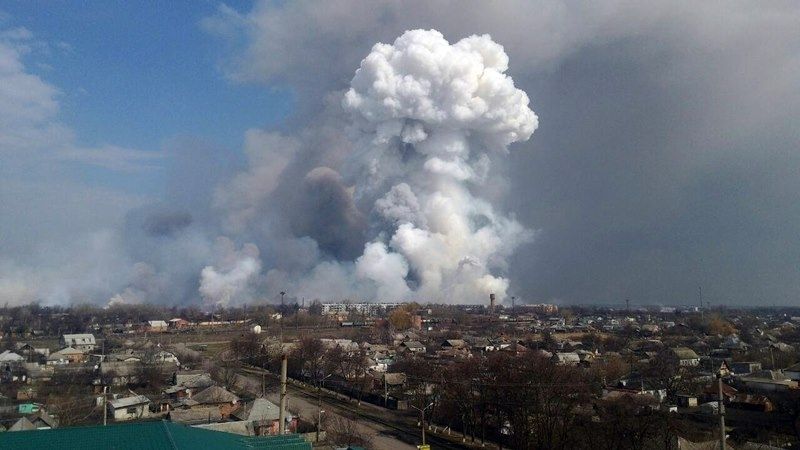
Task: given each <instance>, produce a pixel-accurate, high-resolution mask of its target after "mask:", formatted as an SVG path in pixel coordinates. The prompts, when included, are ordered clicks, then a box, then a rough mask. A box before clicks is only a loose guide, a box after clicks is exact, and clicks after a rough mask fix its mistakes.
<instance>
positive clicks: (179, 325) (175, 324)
mask: <svg viewBox="0 0 800 450" xmlns="http://www.w3.org/2000/svg"><path fill="white" fill-rule="evenodd" d="M190 326H191V324H190V323H189V321H188V320H185V319H181V318H179V317H176V318H174V319H170V320H169V325H168V328H169V329H170V330H185V329H187V328H189V327H190Z"/></svg>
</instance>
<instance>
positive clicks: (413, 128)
mask: <svg viewBox="0 0 800 450" xmlns="http://www.w3.org/2000/svg"><path fill="white" fill-rule="evenodd" d="M506 70H508V56H506V54H505V52H504V51H503V48H502V47H501V46H500V45H499V44H497V43H495V42H494V41H492V39H491V38H490V37H489V36H488V35H483V36H471V37H468V38H465V39H462V40H460V41H458V42H456V43H455V44H452V45H451V44H450V43H449V42H447V40H445V38H444V37H443V36H442V34H441V33H439V32H438V31H434V30H429V31H425V30H413V31H408V32H406V33H404V34H403V35H402V36H400V37H399V38H397V40H396V41H395V42H394V43H393V44H391V45H389V44H377V45H375V46H374V47H373V49H372V51H371V52H370V54H369V55H368V56H367V57H366V58H364V60H363V61H362V62H361V67H360V68H359V69H358V70H357V71H356V75H355V77H354V78H353V80H352V82H351V88H350V89H349V90H348V91H347V93H346V94H345V95H344V99H343V106H344V108H345V110H346V111H347V112H349V113H350V114H351V116H352V117H353V118H354V121H355V124H354V127H353V128H354V135H355V141H356V145H357V148H358V150H357V155H358V160H357V164H358V165H359V166H360V169H361V170H360V175H359V177H358V179H359V180H361V182H359V183H358V184H357V185H356V193H355V195H356V196H357V197H366V198H376V197H378V199H377V200H376V201H375V208H374V209H375V211H376V212H377V215H378V216H379V217H380V218H382V219H384V220H385V221H386V222H387V223H388V224H390V226H389V229H388V230H387V232H386V233H384V234H382V235H381V236H380V237H379V238H378V239H376V240H374V241H373V242H371V243H369V244H368V245H367V247H366V250H365V252H364V255H363V256H362V257H360V258H359V259H358V260H357V262H356V271H357V275H358V276H359V278H360V279H361V280H362V281H363V280H368V281H370V282H372V283H374V284H375V286H376V288H377V292H378V296H379V297H381V298H384V299H408V298H409V297H412V296H414V297H417V298H419V299H420V300H436V301H459V302H477V301H481V300H483V299H485V298H486V296H487V295H488V294H489V293H492V292H494V293H496V294H497V295H499V296H500V297H501V298H502V297H504V296H505V294H506V290H507V289H508V280H507V279H505V278H502V277H498V276H494V275H492V272H493V271H496V270H502V269H505V262H506V257H507V256H508V255H509V254H510V253H511V252H512V251H513V250H514V249H515V248H516V247H517V246H518V245H519V244H520V243H522V242H525V241H526V240H528V239H529V238H530V236H531V234H530V232H528V231H527V230H525V229H524V227H523V226H522V225H520V224H519V223H517V222H516V221H514V220H513V219H509V218H507V217H503V216H501V215H498V214H497V213H496V212H495V211H494V209H493V208H492V206H491V205H490V204H489V203H488V202H485V201H483V200H481V199H480V197H479V194H475V193H480V190H481V185H483V184H484V183H486V182H487V179H486V174H487V172H488V170H489V157H488V155H487V153H488V152H500V153H503V152H506V151H507V146H508V145H509V144H512V143H514V142H518V141H524V140H527V139H528V138H529V137H530V136H531V134H532V133H533V131H534V130H535V129H536V127H537V125H538V120H537V117H536V115H535V114H534V113H533V111H531V109H530V108H529V107H528V104H529V100H528V96H527V95H526V94H525V93H524V92H523V91H521V90H519V89H517V88H516V87H515V86H514V82H513V80H512V79H511V78H510V77H509V76H508V75H506V74H505V72H506Z"/></svg>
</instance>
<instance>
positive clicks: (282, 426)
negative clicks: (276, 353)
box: [278, 354, 288, 434]
mask: <svg viewBox="0 0 800 450" xmlns="http://www.w3.org/2000/svg"><path fill="white" fill-rule="evenodd" d="M287 363H288V362H287V360H286V354H283V355H282V356H281V399H280V408H279V412H278V434H284V433H286V366H287Z"/></svg>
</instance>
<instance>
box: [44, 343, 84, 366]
mask: <svg viewBox="0 0 800 450" xmlns="http://www.w3.org/2000/svg"><path fill="white" fill-rule="evenodd" d="M84 361H86V354H85V353H84V352H83V351H81V350H78V349H76V348H72V347H67V348H63V349H61V350H59V351H57V352H55V353H51V354H50V356H48V357H47V364H48V365H50V366H63V365H65V364H78V363H82V362H84Z"/></svg>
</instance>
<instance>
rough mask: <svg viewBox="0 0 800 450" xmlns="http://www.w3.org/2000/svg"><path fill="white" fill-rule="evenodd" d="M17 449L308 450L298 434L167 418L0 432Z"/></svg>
mask: <svg viewBox="0 0 800 450" xmlns="http://www.w3.org/2000/svg"><path fill="white" fill-rule="evenodd" d="M0 448H13V449H17V450H34V449H36V450H163V449H174V450H216V449H225V450H240V449H241V450H245V449H253V448H258V449H265V450H311V444H309V443H308V442H305V441H304V440H303V439H302V438H301V437H300V436H298V435H284V436H250V437H245V436H239V435H235V434H230V433H222V432H218V431H211V430H204V429H201V428H194V427H189V426H185V425H180V424H175V423H170V422H138V423H129V424H120V425H110V426H107V427H103V426H93V427H70V428H56V429H52V430H35V431H20V432H16V433H2V434H0Z"/></svg>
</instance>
